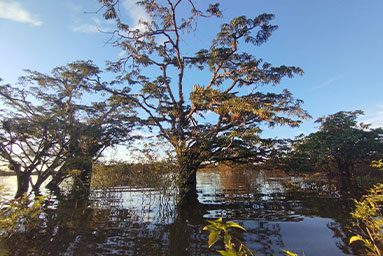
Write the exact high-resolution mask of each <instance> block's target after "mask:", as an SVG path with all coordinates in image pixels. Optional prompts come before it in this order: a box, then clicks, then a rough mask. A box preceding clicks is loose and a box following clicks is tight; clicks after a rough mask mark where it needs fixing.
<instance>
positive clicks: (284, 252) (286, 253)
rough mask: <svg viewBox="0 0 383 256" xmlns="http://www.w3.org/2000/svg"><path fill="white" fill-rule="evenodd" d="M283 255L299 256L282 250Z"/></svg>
mask: <svg viewBox="0 0 383 256" xmlns="http://www.w3.org/2000/svg"><path fill="white" fill-rule="evenodd" d="M282 252H283V254H284V255H286V256H298V254H296V253H294V252H290V251H288V250H282Z"/></svg>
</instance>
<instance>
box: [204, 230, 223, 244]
mask: <svg viewBox="0 0 383 256" xmlns="http://www.w3.org/2000/svg"><path fill="white" fill-rule="evenodd" d="M220 238H221V236H220V235H219V232H215V231H213V232H210V234H209V241H208V243H207V244H208V246H209V248H211V247H212V246H213V245H214V244H215V243H216V242H217V241H218V240H219V239H220Z"/></svg>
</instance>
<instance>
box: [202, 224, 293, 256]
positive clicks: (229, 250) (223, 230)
mask: <svg viewBox="0 0 383 256" xmlns="http://www.w3.org/2000/svg"><path fill="white" fill-rule="evenodd" d="M208 222H209V223H210V224H209V225H206V226H205V227H204V228H203V230H206V231H209V240H208V246H209V248H211V247H212V246H213V245H215V244H216V243H217V242H218V241H220V240H222V241H223V244H224V248H225V250H217V252H218V253H219V254H220V255H223V256H251V255H255V252H253V251H251V250H250V249H249V248H248V247H247V246H246V245H245V244H244V243H243V242H242V241H241V240H239V239H238V238H236V237H234V236H233V235H232V231H233V230H234V229H239V230H242V231H246V229H245V228H244V227H242V226H241V225H239V224H238V223H236V222H234V221H227V222H224V221H223V220H222V218H219V219H216V220H208ZM282 252H283V254H284V255H286V256H298V254H296V253H293V252H290V251H287V250H282Z"/></svg>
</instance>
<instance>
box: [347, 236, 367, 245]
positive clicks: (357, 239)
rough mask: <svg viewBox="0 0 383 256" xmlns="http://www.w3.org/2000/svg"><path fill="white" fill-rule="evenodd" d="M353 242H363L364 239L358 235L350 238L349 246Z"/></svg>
mask: <svg viewBox="0 0 383 256" xmlns="http://www.w3.org/2000/svg"><path fill="white" fill-rule="evenodd" d="M355 241H363V242H364V238H363V237H361V236H360V235H356V236H352V237H351V238H350V241H349V244H351V243H353V242H355Z"/></svg>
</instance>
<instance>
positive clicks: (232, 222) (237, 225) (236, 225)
mask: <svg viewBox="0 0 383 256" xmlns="http://www.w3.org/2000/svg"><path fill="white" fill-rule="evenodd" d="M226 226H228V227H229V228H238V229H241V230H243V231H246V229H245V228H244V227H242V226H241V225H239V224H238V223H236V222H234V221H228V222H226Z"/></svg>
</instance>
